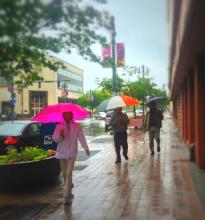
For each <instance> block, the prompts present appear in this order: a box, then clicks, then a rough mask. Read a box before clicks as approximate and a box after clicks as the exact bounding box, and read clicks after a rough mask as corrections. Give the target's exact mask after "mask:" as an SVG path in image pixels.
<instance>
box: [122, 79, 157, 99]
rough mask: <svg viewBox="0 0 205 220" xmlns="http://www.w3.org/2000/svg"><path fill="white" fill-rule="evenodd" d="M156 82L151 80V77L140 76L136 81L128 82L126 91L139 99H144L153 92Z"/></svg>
mask: <svg viewBox="0 0 205 220" xmlns="http://www.w3.org/2000/svg"><path fill="white" fill-rule="evenodd" d="M155 87H156V84H155V83H153V82H152V81H151V78H145V79H143V78H139V79H138V80H137V81H135V82H129V83H127V86H126V89H125V90H124V93H126V94H127V95H129V96H132V97H134V98H136V99H138V100H143V99H144V98H145V97H147V96H150V95H151V94H153V91H154V88H155Z"/></svg>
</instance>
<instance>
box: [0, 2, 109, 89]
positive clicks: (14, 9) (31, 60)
mask: <svg viewBox="0 0 205 220" xmlns="http://www.w3.org/2000/svg"><path fill="white" fill-rule="evenodd" d="M95 2H98V3H105V2H106V1H105V0H95ZM0 14H1V22H0V70H1V74H2V75H3V76H4V77H5V78H6V80H7V82H9V83H12V82H13V79H14V77H15V81H14V83H15V84H17V85H18V88H23V87H26V86H28V85H31V84H32V83H33V82H34V81H38V80H42V78H41V77H39V75H38V74H39V72H40V71H41V69H42V68H43V67H48V68H50V69H52V70H54V71H56V70H57V69H58V68H59V67H60V66H62V64H61V63H60V62H55V61H52V60H51V59H48V54H49V53H50V52H54V53H58V52H60V51H62V50H64V51H65V52H67V53H70V52H71V50H72V49H77V51H78V53H79V54H80V55H82V56H83V57H84V58H85V59H88V60H91V61H94V62H101V60H100V58H99V57H97V56H96V55H95V54H94V53H93V51H92V50H91V45H92V44H94V43H96V42H99V43H101V44H104V43H105V41H106V40H105V38H104V37H102V36H101V35H100V34H98V30H99V29H100V28H105V29H109V28H110V17H109V15H108V13H107V12H104V11H102V12H100V11H98V10H96V9H95V8H94V7H92V6H89V5H87V4H84V5H83V0H64V1H62V0H49V1H42V0H25V1H8V0H1V1H0Z"/></svg>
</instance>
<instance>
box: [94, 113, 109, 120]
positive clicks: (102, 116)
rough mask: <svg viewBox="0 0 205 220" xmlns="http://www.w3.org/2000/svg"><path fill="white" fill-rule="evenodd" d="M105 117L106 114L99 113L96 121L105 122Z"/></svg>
mask: <svg viewBox="0 0 205 220" xmlns="http://www.w3.org/2000/svg"><path fill="white" fill-rule="evenodd" d="M105 117H106V113H105V112H98V113H97V114H96V115H95V119H100V120H104V119H105Z"/></svg>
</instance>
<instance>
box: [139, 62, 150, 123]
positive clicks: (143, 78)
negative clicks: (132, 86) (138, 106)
mask: <svg viewBox="0 0 205 220" xmlns="http://www.w3.org/2000/svg"><path fill="white" fill-rule="evenodd" d="M145 69H146V71H145ZM138 73H139V74H140V73H141V74H142V80H143V82H145V74H147V75H148V73H149V70H148V68H147V67H145V66H144V65H142V66H141V67H139V70H138ZM142 111H143V127H144V117H145V93H144V94H143V105H142Z"/></svg>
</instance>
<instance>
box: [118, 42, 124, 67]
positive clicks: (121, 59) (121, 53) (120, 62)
mask: <svg viewBox="0 0 205 220" xmlns="http://www.w3.org/2000/svg"><path fill="white" fill-rule="evenodd" d="M124 65H125V45H124V43H117V66H118V67H119V66H124Z"/></svg>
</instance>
